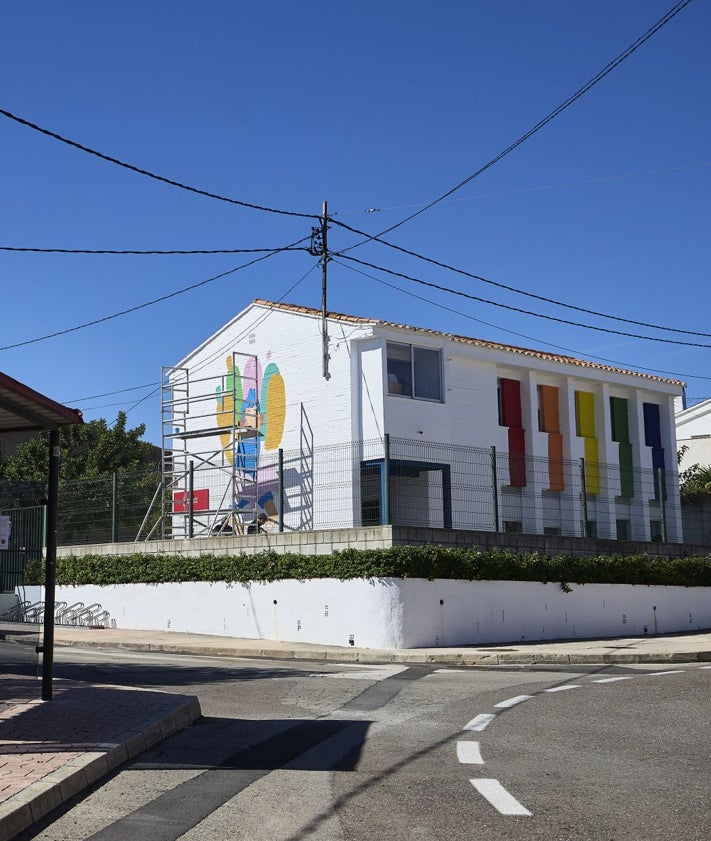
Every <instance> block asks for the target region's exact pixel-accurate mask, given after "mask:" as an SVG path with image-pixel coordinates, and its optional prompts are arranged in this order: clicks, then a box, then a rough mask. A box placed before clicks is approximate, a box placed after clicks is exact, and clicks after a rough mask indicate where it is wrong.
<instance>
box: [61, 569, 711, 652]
mask: <svg viewBox="0 0 711 841" xmlns="http://www.w3.org/2000/svg"><path fill="white" fill-rule="evenodd" d="M569 589H570V592H566V591H565V590H564V589H563V588H562V587H561V586H560V585H559V584H538V583H530V582H515V581H493V582H491V581H483V582H469V581H445V580H435V581H424V580H421V579H405V580H403V579H394V578H385V579H369V580H353V581H337V580H333V579H323V580H313V581H278V582H273V583H268V584H259V583H252V584H225V583H202V582H201V583H185V584H158V585H148V584H128V585H113V586H106V587H95V586H86V587H58V588H57V600H58V601H65V602H67V603H70V604H74V603H76V602H83V603H84V604H85V605H89V604H94V603H98V604H100V605H101V606H102V607H103V608H104V609H106V610H108V611H109V612H110V614H111V619H112V620H113V622H115V623H116V626H117V627H119V628H131V629H143V630H157V631H166V630H172V631H183V632H189V633H202V634H216V635H224V636H230V637H239V638H248V639H270V640H280V641H284V642H308V643H319V644H323V645H348V644H349V643H350V644H353V645H355V646H360V647H364V648H385V649H387V648H396V649H397V648H418V647H432V646H457V645H481V644H488V643H505V642H519V641H521V640H555V639H576V638H586V637H614V636H643V635H644V634H655V633H672V632H682V631H686V632H690V631H697V630H701V629H707V628H711V588H684V587H633V586H628V585H612V584H587V585H585V586H577V585H573V586H571V587H570V588H569Z"/></svg>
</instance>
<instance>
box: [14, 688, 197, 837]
mask: <svg viewBox="0 0 711 841" xmlns="http://www.w3.org/2000/svg"><path fill="white" fill-rule="evenodd" d="M40 694H41V682H40V681H39V680H38V679H37V678H31V677H25V676H21V675H11V674H3V675H2V676H0V841H8V839H10V838H13V837H14V836H15V835H16V834H17V833H19V832H21V831H22V830H23V829H26V828H27V827H29V826H31V825H32V824H34V823H36V822H37V821H38V820H40V818H42V817H43V816H44V815H46V814H47V813H48V812H50V811H51V810H52V809H55V808H56V807H57V806H60V805H61V804H62V803H64V802H65V801H67V800H68V799H70V798H71V797H73V796H74V795H75V794H78V793H79V792H81V791H83V790H84V789H86V788H87V787H89V786H91V785H92V784H93V783H95V782H96V781H97V780H99V779H101V778H102V777H104V776H105V775H106V774H108V773H109V772H110V771H112V770H113V769H114V768H116V767H117V766H119V765H121V764H122V763H124V762H126V761H127V760H129V759H131V758H132V757H134V756H137V755H138V754H139V753H141V752H143V751H144V750H146V749H147V748H149V747H152V746H153V745H155V744H157V743H158V742H159V741H161V740H162V739H165V738H167V737H168V736H170V735H172V734H173V733H176V732H177V731H178V730H181V729H182V728H184V727H187V726H188V725H189V724H190V723H192V722H193V721H195V719H197V718H198V717H199V716H200V705H199V703H198V700H197V698H195V697H191V696H187V695H174V694H170V693H167V692H153V691H144V690H141V689H130V688H123V687H121V688H118V687H114V686H102V685H97V684H87V683H79V682H77V681H65V680H55V681H54V685H53V696H54V697H53V700H52V701H51V702H43V701H41V700H39V697H40Z"/></svg>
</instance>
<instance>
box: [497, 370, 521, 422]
mask: <svg viewBox="0 0 711 841" xmlns="http://www.w3.org/2000/svg"><path fill="white" fill-rule="evenodd" d="M501 420H502V422H503V425H504V426H508V427H513V428H514V429H521V428H522V426H523V423H522V420H521V383H520V382H519V381H518V380H507V379H504V378H503V377H502V379H501Z"/></svg>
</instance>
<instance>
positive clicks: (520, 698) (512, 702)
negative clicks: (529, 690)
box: [494, 695, 533, 709]
mask: <svg viewBox="0 0 711 841" xmlns="http://www.w3.org/2000/svg"><path fill="white" fill-rule="evenodd" d="M530 698H533V695H516V696H515V697H513V698H507V699H506V700H505V701H502V702H501V703H500V704H494V706H495V707H500V708H502V709H506V708H507V707H515V706H516V704H522V703H523V702H524V701H528V700H529V699H530Z"/></svg>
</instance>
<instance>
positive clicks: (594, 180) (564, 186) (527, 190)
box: [331, 161, 711, 236]
mask: <svg viewBox="0 0 711 841" xmlns="http://www.w3.org/2000/svg"><path fill="white" fill-rule="evenodd" d="M701 166H711V161H701V162H700V163H696V164H681V165H679V166H670V167H665V168H664V169H648V170H645V171H644V172H627V173H624V174H623V175H603V176H602V177H600V178H588V179H585V180H584V181H568V182H566V183H564V184H540V185H539V186H537V187H521V188H520V189H518V190H505V191H503V192H500V193H480V194H478V195H475V196H458V197H457V198H455V199H450V201H451V202H465V201H480V200H481V199H500V198H506V197H508V196H520V195H524V194H525V193H540V192H544V191H546V190H563V189H568V188H572V187H586V186H588V185H589V184H606V183H608V182H610V181H623V180H625V179H628V178H642V177H643V176H646V175H662V174H665V173H668V172H681V171H682V170H685V169H696V168H698V167H701ZM426 204H427V202H424V201H423V202H411V203H410V204H397V205H392V206H390V207H369V208H367V209H366V210H339V211H338V212H337V213H334V214H332V216H331V218H333V216H355V215H356V214H359V215H360V214H363V213H387V212H389V211H392V210H407V209H409V208H411V207H424V206H425V205H426ZM365 236H368V234H365Z"/></svg>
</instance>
